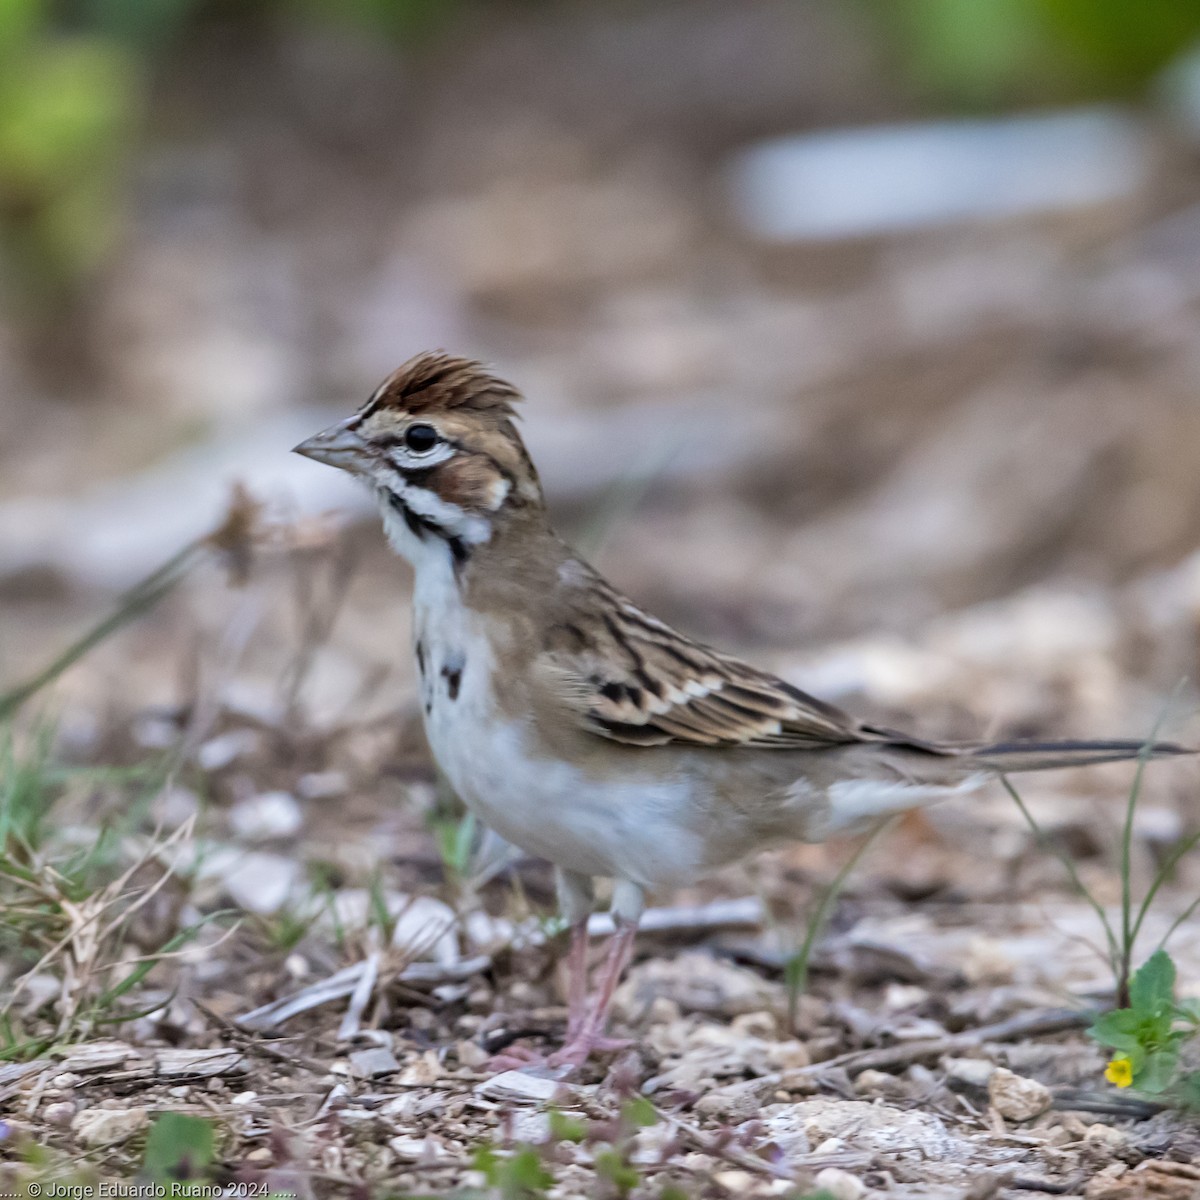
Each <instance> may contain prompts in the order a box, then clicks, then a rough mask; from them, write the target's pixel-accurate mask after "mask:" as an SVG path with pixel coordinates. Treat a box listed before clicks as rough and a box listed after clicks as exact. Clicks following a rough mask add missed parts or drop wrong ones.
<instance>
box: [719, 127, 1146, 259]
mask: <svg viewBox="0 0 1200 1200" xmlns="http://www.w3.org/2000/svg"><path fill="white" fill-rule="evenodd" d="M1149 166H1150V147H1149V141H1148V138H1147V136H1146V134H1145V131H1144V129H1143V127H1142V126H1141V125H1140V124H1139V123H1138V122H1137V121H1136V120H1135V119H1134V118H1133V117H1132V116H1130V115H1129V114H1127V113H1124V112H1122V111H1121V110H1119V109H1115V108H1109V107H1095V108H1085V109H1076V110H1072V111H1070V112H1058V113H1049V114H1045V115H1039V116H1022V117H1005V118H1000V119H995V120H963V121H934V122H926V123H922V124H912V125H890V126H878V127H875V128H861V129H843V130H832V131H825V132H821V133H811V134H802V135H799V136H796V137H787V138H778V139H776V140H773V141H770V142H764V143H762V144H760V145H758V146H755V147H753V148H752V149H750V150H747V151H745V152H744V153H742V154H741V155H740V156H739V157H738V158H737V159H736V161H735V162H734V165H733V171H732V181H731V182H732V188H733V194H734V200H735V204H736V208H737V212H738V215H739V217H740V218H741V220H742V222H743V223H744V224H745V225H746V226H747V228H748V229H749V230H750V231H751V232H752V233H754V234H756V235H757V236H759V237H762V238H766V239H769V240H772V241H793V240H796V241H802V240H816V241H825V240H833V239H836V238H846V237H863V236H870V235H878V234H886V233H896V232H900V231H903V230H906V229H920V228H923V227H927V226H931V225H939V224H943V223H946V222H951V221H969V220H980V219H987V218H996V217H1012V216H1020V215H1023V214H1027V213H1037V212H1046V211H1054V210H1059V209H1071V208H1080V207H1086V206H1089V205H1098V204H1105V203H1110V202H1112V201H1114V200H1120V199H1122V198H1124V197H1126V196H1128V195H1130V194H1131V193H1133V192H1134V191H1135V190H1136V189H1137V188H1138V187H1139V186H1140V185H1141V184H1142V183H1143V182H1144V180H1145V178H1146V175H1147V172H1148V170H1149Z"/></svg>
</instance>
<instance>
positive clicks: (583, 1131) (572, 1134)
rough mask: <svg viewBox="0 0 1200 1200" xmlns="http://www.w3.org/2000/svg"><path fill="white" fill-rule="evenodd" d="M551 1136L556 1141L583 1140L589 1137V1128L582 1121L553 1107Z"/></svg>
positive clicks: (551, 1112)
mask: <svg viewBox="0 0 1200 1200" xmlns="http://www.w3.org/2000/svg"><path fill="white" fill-rule="evenodd" d="M550 1137H551V1138H552V1139H553V1140H554V1141H556V1142H582V1141H583V1139H584V1138H585V1137H587V1128H586V1127H585V1125H584V1123H583V1122H582V1121H577V1120H575V1118H574V1117H568V1116H567V1115H566V1113H561V1112H559V1111H558V1109H551V1111H550Z"/></svg>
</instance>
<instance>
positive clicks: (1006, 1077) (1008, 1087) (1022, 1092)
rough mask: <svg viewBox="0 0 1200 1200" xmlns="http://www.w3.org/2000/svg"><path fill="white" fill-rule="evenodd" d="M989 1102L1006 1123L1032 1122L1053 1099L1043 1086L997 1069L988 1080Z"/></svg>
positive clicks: (1004, 1069)
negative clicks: (1007, 1121)
mask: <svg viewBox="0 0 1200 1200" xmlns="http://www.w3.org/2000/svg"><path fill="white" fill-rule="evenodd" d="M988 1099H989V1100H990V1101H991V1103H992V1107H993V1108H994V1109H995V1110H996V1111H997V1112H998V1113H999V1114H1000V1115H1001V1116H1002V1117H1004V1118H1006V1119H1007V1120H1009V1121H1031V1120H1033V1118H1034V1117H1036V1116H1040V1115H1041V1114H1042V1113H1044V1112H1045V1111H1046V1109H1048V1108H1049V1107H1050V1102H1051V1100H1052V1099H1053V1097H1052V1096H1051V1095H1050V1089H1049V1088H1048V1087H1046V1085H1045V1084H1042V1083H1038V1081H1037V1080H1036V1079H1027V1078H1026V1077H1025V1076H1024V1075H1017V1074H1015V1073H1014V1072H1012V1071H1010V1070H1008V1068H1007V1067H997V1068H996V1069H995V1070H994V1071H993V1072H992V1073H991V1075H990V1076H989V1078H988Z"/></svg>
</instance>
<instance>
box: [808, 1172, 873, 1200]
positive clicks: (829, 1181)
mask: <svg viewBox="0 0 1200 1200" xmlns="http://www.w3.org/2000/svg"><path fill="white" fill-rule="evenodd" d="M815 1183H816V1185H817V1191H818V1192H822V1191H824V1192H828V1193H829V1194H830V1196H832V1197H833V1200H861V1197H863V1196H865V1195H866V1194H867V1187H866V1184H864V1183H863V1181H862V1180H861V1179H859V1178H858V1177H857V1176H854V1175H851V1174H850V1172H849V1171H843V1170H841V1169H840V1168H839V1167H826V1168H825V1169H824V1170H823V1171H818V1172H817V1178H816V1180H815Z"/></svg>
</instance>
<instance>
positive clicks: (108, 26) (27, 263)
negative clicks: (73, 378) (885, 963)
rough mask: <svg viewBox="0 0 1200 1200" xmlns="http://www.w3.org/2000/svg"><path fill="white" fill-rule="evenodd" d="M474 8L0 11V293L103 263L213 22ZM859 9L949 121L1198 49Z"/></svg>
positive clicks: (353, 0)
mask: <svg viewBox="0 0 1200 1200" xmlns="http://www.w3.org/2000/svg"><path fill="white" fill-rule="evenodd" d="M465 2H466V0H0V257H2V258H3V260H4V264H3V265H4V270H3V272H2V273H0V286H5V287H6V289H7V291H8V292H9V298H10V299H12V298H17V299H19V300H21V301H22V302H23V304H27V302H28V301H29V300H30V299H31V298H32V299H34V300H36V301H41V302H42V303H41V304H35V305H34V306H33V308H32V311H44V310H45V309H47V308H49V309H51V310H52V308H53V302H54V301H57V300H60V299H63V298H65V297H67V296H69V295H70V294H71V293H72V291H73V290H74V289H75V288H76V287H77V286H78V285H79V283H80V282H81V281H83V280H86V278H87V277H88V276H89V274H90V273H91V271H92V270H93V269H94V268H95V267H96V266H97V265H99V264H100V263H101V262H103V260H104V258H105V255H106V253H107V252H108V251H109V249H110V248H111V247H112V245H113V243H114V240H115V238H116V236H117V233H118V231H119V226H120V216H121V213H122V203H121V201H122V186H123V181H124V178H125V170H124V167H125V165H126V163H127V160H128V157H129V154H130V151H131V150H132V149H133V147H134V146H135V145H136V142H137V139H138V137H139V135H140V134H141V132H142V130H143V127H144V124H145V122H144V116H145V113H146V110H147V109H148V107H149V104H148V100H147V96H148V89H149V87H150V85H151V84H152V82H153V80H154V78H155V73H156V70H157V69H159V68H160V67H161V65H162V64H163V63H164V61H165V59H166V56H167V55H169V54H170V53H172V52H179V50H180V47H181V46H184V45H186V42H187V38H188V37H189V35H191V34H192V33H193V32H194V31H195V30H197V29H198V28H200V27H201V26H202V24H203V23H204V22H205V21H206V20H211V19H217V20H221V21H224V22H234V23H236V22H243V23H251V22H257V23H260V24H261V23H263V22H267V23H271V24H275V25H277V26H287V25H290V24H301V25H302V24H306V23H314V22H316V23H321V24H327V25H334V26H343V27H344V26H347V25H350V26H353V27H354V28H356V29H357V30H358V31H360V32H362V33H365V34H366V35H367V36H369V37H375V38H378V39H379V40H382V41H387V42H393V43H405V42H412V41H413V40H416V39H419V38H421V37H422V36H424V35H427V34H428V33H430V32H431V31H432V30H434V29H435V28H436V27H437V26H438V25H439V24H441V23H445V22H447V21H448V20H449V19H450V18H452V17H453V16H454V15H455V13H457V12H459V11H460V10H461V9H462V7H463V5H464V3H465ZM498 2H499V0H474V3H475V4H476V5H482V4H484V3H498ZM594 2H595V3H600V2H601V0H594ZM644 2H645V3H650V2H651V0H644ZM860 3H861V4H862V5H863V6H865V8H866V10H867V11H868V12H869V13H870V14H871V16H872V18H873V19H874V22H875V28H876V30H877V35H878V36H879V37H880V38H881V39H882V40H883V42H884V44H886V45H887V46H888V47H890V48H891V49H892V50H893V51H894V52H895V53H896V54H897V55H898V56H899V59H900V61H901V64H902V66H903V68H904V71H905V73H906V75H907V77H908V79H909V80H910V82H911V84H912V86H913V87H914V88H915V89H916V90H917V91H919V92H920V93H921V94H922V95H924V96H925V97H926V98H927V99H929V100H930V101H931V102H932V103H933V104H934V105H935V106H937V107H947V106H948V107H950V108H954V109H973V110H987V109H995V108H1000V107H1004V106H1007V105H1013V104H1029V103H1046V102H1055V101H1065V100H1075V99H1093V98H1098V97H1106V96H1114V95H1128V94H1131V93H1136V91H1137V90H1138V89H1139V88H1141V87H1143V86H1144V85H1145V83H1146V81H1147V80H1148V79H1150V78H1151V77H1152V76H1153V75H1154V74H1155V73H1156V72H1157V71H1159V70H1160V69H1161V68H1162V67H1163V65H1164V64H1165V63H1167V62H1168V61H1169V60H1170V59H1171V58H1172V57H1173V56H1175V55H1177V54H1178V53H1180V52H1181V51H1182V50H1183V49H1184V48H1186V47H1187V46H1189V45H1190V44H1191V43H1193V42H1195V41H1196V40H1197V39H1200V4H1198V3H1195V2H1194V0H860ZM748 68H751V69H749V70H748V71H747V79H748V80H751V81H752V80H753V70H752V64H748ZM748 86H752V83H748Z"/></svg>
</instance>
